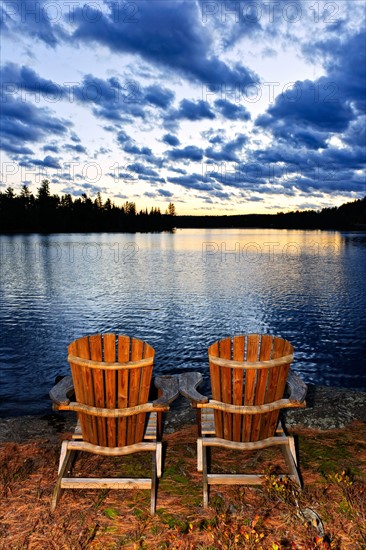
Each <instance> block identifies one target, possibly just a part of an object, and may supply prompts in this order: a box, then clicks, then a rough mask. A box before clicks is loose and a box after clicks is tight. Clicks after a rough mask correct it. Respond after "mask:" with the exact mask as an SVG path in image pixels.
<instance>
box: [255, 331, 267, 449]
mask: <svg viewBox="0 0 366 550" xmlns="http://www.w3.org/2000/svg"><path fill="white" fill-rule="evenodd" d="M271 352H272V337H271V336H269V335H267V334H266V335H263V336H262V338H261V342H260V348H259V360H260V361H262V360H263V361H266V360H268V359H269V358H270V357H271ZM268 374H269V369H259V370H258V372H257V389H256V394H255V400H254V404H255V405H263V404H264V401H265V396H266V391H267V382H268ZM262 418H263V415H257V416H256V417H254V418H253V420H252V435H251V441H258V439H259V438H260V431H261V422H262Z"/></svg>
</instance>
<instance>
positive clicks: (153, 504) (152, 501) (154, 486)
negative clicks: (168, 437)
mask: <svg viewBox="0 0 366 550" xmlns="http://www.w3.org/2000/svg"><path fill="white" fill-rule="evenodd" d="M156 454H157V453H154V452H153V453H152V472H151V498H150V513H151V515H152V516H154V515H155V510H156V489H157V483H158V476H157V473H158V472H157V464H156V462H157V460H156V458H157V457H156Z"/></svg>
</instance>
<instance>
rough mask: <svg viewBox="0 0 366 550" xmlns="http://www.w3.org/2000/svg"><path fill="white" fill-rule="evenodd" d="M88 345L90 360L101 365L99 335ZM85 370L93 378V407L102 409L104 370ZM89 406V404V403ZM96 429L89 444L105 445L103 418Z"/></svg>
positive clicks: (90, 338)
mask: <svg viewBox="0 0 366 550" xmlns="http://www.w3.org/2000/svg"><path fill="white" fill-rule="evenodd" d="M89 345H90V359H92V360H93V361H98V362H99V363H101V362H102V361H103V345H102V336H101V334H95V335H93V336H90V337H89ZM86 370H88V372H89V373H90V376H92V378H93V384H94V393H95V395H94V403H93V405H94V406H95V407H100V408H104V407H105V406H106V403H105V387H104V370H103V368H101V367H100V368H99V369H89V368H87V367H86ZM89 404H90V405H91V403H89ZM96 423H97V429H98V433H97V434H96V437H94V438H93V440H92V441H91V440H90V442H91V443H94V444H95V445H103V446H104V445H107V428H106V421H105V419H104V418H97V419H96Z"/></svg>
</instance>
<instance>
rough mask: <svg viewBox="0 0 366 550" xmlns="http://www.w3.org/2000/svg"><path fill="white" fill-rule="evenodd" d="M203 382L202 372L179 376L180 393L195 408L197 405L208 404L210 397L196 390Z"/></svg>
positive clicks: (186, 373)
mask: <svg viewBox="0 0 366 550" xmlns="http://www.w3.org/2000/svg"><path fill="white" fill-rule="evenodd" d="M202 381H203V377H202V374H201V373H200V372H185V373H183V374H180V375H179V391H180V393H181V394H182V395H183V396H184V397H186V398H187V399H188V400H189V401H190V402H191V405H192V406H193V407H194V406H195V404H196V403H207V402H208V397H206V395H202V394H201V393H199V392H198V391H197V390H196V388H197V386H199V385H200V384H201V383H202Z"/></svg>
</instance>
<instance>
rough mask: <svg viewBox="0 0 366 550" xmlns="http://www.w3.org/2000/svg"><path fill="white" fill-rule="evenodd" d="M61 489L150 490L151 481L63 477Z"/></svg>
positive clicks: (142, 479)
mask: <svg viewBox="0 0 366 550" xmlns="http://www.w3.org/2000/svg"><path fill="white" fill-rule="evenodd" d="M61 488H62V489H150V488H151V479H144V478H136V479H135V478H127V477H122V478H108V477H106V478H95V479H92V478H88V477H64V478H62V481H61Z"/></svg>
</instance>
